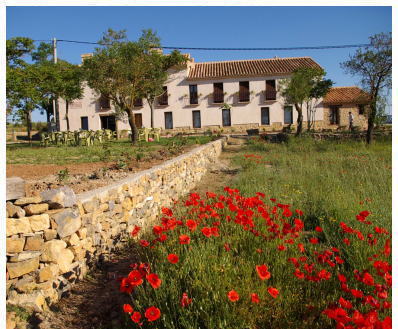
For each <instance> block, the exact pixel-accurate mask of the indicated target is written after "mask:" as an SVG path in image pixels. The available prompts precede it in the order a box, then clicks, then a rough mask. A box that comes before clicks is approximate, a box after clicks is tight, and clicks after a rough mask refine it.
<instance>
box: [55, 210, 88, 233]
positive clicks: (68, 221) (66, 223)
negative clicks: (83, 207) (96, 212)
mask: <svg viewBox="0 0 398 329" xmlns="http://www.w3.org/2000/svg"><path fill="white" fill-rule="evenodd" d="M53 218H54V220H55V222H56V224H57V233H58V235H59V236H60V237H61V238H64V237H66V236H69V235H72V234H73V233H75V232H76V231H77V230H78V229H79V228H80V226H81V224H82V221H81V219H80V216H79V215H78V214H77V212H76V211H74V210H72V209H66V210H64V211H63V212H60V213H58V214H56V215H54V217H53Z"/></svg>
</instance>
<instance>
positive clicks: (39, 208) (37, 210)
mask: <svg viewBox="0 0 398 329" xmlns="http://www.w3.org/2000/svg"><path fill="white" fill-rule="evenodd" d="M24 210H25V212H26V214H27V215H29V216H30V215H40V214H42V213H44V212H46V211H47V210H48V204H47V203H39V204H30V205H28V206H25V207H24Z"/></svg>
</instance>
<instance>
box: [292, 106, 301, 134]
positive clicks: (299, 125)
mask: <svg viewBox="0 0 398 329" xmlns="http://www.w3.org/2000/svg"><path fill="white" fill-rule="evenodd" d="M294 107H295V108H296V110H297V113H298V116H297V131H296V136H300V135H301V132H302V131H303V109H302V107H301V106H300V105H299V104H294Z"/></svg>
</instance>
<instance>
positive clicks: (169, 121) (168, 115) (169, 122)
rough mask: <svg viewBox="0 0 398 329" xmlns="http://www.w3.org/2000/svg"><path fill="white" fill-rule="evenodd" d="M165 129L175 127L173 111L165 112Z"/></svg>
mask: <svg viewBox="0 0 398 329" xmlns="http://www.w3.org/2000/svg"><path fill="white" fill-rule="evenodd" d="M164 127H165V129H173V112H164Z"/></svg>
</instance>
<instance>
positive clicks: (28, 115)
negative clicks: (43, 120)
mask: <svg viewBox="0 0 398 329" xmlns="http://www.w3.org/2000/svg"><path fill="white" fill-rule="evenodd" d="M26 129H27V131H28V140H29V145H31V146H32V111H30V110H28V111H27V112H26Z"/></svg>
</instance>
